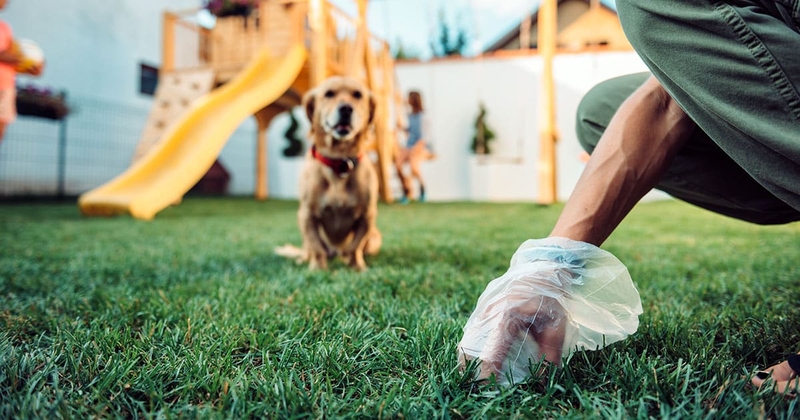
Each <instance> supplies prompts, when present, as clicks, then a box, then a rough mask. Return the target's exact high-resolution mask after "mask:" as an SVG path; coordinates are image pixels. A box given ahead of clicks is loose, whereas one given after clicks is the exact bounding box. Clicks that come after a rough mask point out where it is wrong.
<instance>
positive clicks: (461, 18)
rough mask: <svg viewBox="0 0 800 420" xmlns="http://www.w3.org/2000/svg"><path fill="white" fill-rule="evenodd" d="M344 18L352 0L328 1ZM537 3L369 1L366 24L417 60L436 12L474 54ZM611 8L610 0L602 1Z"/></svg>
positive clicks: (425, 52)
mask: <svg viewBox="0 0 800 420" xmlns="http://www.w3.org/2000/svg"><path fill="white" fill-rule="evenodd" d="M330 1H331V3H333V4H335V5H336V6H337V7H339V8H340V9H342V10H344V11H345V12H347V13H348V14H352V15H355V14H357V10H358V8H357V6H356V3H355V1H354V0H330ZM539 2H540V0H370V1H369V6H368V16H367V23H368V25H369V27H370V29H371V31H372V32H373V33H374V34H375V35H376V36H378V37H380V38H383V39H384V40H386V41H388V42H389V43H390V44H391V45H392V48H393V49H396V48H397V45H398V42H400V43H402V45H403V49H404V50H405V51H406V52H409V53H411V54H413V55H414V56H416V57H419V58H423V59H426V58H429V57H430V55H431V51H430V46H429V45H430V40H431V39H434V38H435V37H436V35H435V34H438V25H439V12H440V10H441V11H444V14H445V20H446V22H447V24H448V26H449V27H450V28H452V29H453V30H455V29H456V28H460V29H462V30H463V31H465V32H466V33H467V34H468V35H469V37H470V39H471V41H472V45H471V48H470V49H471V51H468V54H469V55H471V54H476V53H477V52H479V51H480V50H482V49H483V48H484V47H486V46H489V45H491V44H493V43H494V42H495V41H496V40H498V39H499V38H500V37H501V36H502V35H504V34H505V33H507V32H508V31H509V30H510V29H511V28H513V27H514V26H516V25H518V24H519V23H520V21H521V19H522V16H525V15H526V14H529V13H531V12H533V11H534V10H536V9H537V8H538V7H539ZM602 2H603V3H604V4H607V5H609V6H611V7H613V6H614V1H613V0H602Z"/></svg>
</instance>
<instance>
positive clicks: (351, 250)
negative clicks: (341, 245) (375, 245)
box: [344, 217, 370, 271]
mask: <svg viewBox="0 0 800 420" xmlns="http://www.w3.org/2000/svg"><path fill="white" fill-rule="evenodd" d="M369 226H370V224H369V223H368V221H367V220H366V218H364V217H362V218H360V219H358V221H357V222H356V226H355V229H353V237H352V239H351V240H350V243H349V244H347V248H345V249H344V255H345V256H346V258H345V259H346V261H347V263H348V264H349V265H350V267H353V268H355V269H356V270H358V271H364V270H366V269H367V263H366V261H364V247H365V246H366V245H367V232H369Z"/></svg>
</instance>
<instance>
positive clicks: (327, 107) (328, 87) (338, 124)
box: [303, 76, 375, 147]
mask: <svg viewBox="0 0 800 420" xmlns="http://www.w3.org/2000/svg"><path fill="white" fill-rule="evenodd" d="M303 107H304V108H305V109H306V115H307V116H308V120H309V121H310V122H311V135H312V136H313V137H314V138H315V139H314V142H315V143H317V142H318V141H319V140H320V139H321V138H324V140H323V141H324V144H323V145H324V146H328V147H332V146H335V145H336V144H339V143H344V142H354V141H356V140H358V139H360V138H361V137H362V135H363V134H364V133H365V132H366V128H367V126H368V125H369V124H370V123H371V122H372V117H373V116H374V114H375V99H374V98H373V97H372V93H371V92H370V91H369V90H368V89H367V88H366V86H364V84H363V83H361V82H359V81H358V80H356V79H353V78H350V77H341V76H334V77H330V78H328V79H326V80H325V81H324V82H322V84H320V85H319V86H317V87H316V88H314V89H312V90H310V91H308V92H307V93H306V94H305V95H304V96H303ZM319 146H322V145H319Z"/></svg>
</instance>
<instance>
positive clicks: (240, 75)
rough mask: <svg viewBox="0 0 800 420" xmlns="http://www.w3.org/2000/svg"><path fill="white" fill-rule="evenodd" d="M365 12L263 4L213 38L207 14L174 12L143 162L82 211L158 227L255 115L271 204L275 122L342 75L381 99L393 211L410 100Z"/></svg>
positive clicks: (259, 171) (264, 193) (379, 150)
mask: <svg viewBox="0 0 800 420" xmlns="http://www.w3.org/2000/svg"><path fill="white" fill-rule="evenodd" d="M357 4H358V11H359V14H358V16H355V17H351V16H348V15H346V14H345V13H344V12H342V11H341V10H340V9H337V8H336V7H334V6H333V5H331V4H329V3H328V2H327V1H326V0H258V1H257V2H256V7H255V8H253V9H252V11H250V12H249V13H246V14H242V15H236V16H227V17H218V18H217V20H216V24H215V25H214V26H213V28H211V29H208V28H205V27H203V26H201V25H199V24H198V23H197V20H196V16H197V12H198V10H189V11H184V12H165V13H164V18H163V46H162V48H163V50H162V51H163V58H162V67H161V69H160V73H159V84H158V88H157V90H156V95H155V100H154V104H153V108H152V110H151V112H150V114H149V116H148V120H147V122H146V125H145V127H144V129H143V132H142V138H141V140H140V143H139V146H138V147H137V150H136V153H135V157H134V162H133V164H132V165H131V167H130V168H129V169H128V170H127V171H126V172H125V173H123V174H122V175H120V176H119V177H117V178H115V179H113V180H111V181H109V182H108V183H107V184H105V185H103V186H101V187H98V188H97V189H95V190H93V191H90V192H88V193H86V194H84V195H83V196H81V198H80V200H79V206H80V208H81V211H82V212H83V213H84V214H87V215H113V214H120V213H129V214H131V215H132V216H133V217H136V218H140V219H146V220H147V219H152V218H153V217H154V216H155V214H156V213H158V212H159V211H161V210H162V209H164V208H165V207H167V206H169V205H171V204H174V203H177V202H179V201H180V199H181V197H182V196H183V195H184V194H185V193H186V192H187V191H188V190H189V189H190V188H191V187H192V186H193V185H194V184H195V183H196V182H197V181H198V180H199V179H200V178H201V177H202V176H203V175H204V174H205V172H206V171H207V170H208V168H209V167H211V165H212V164H213V163H214V161H215V160H216V158H217V156H218V154H219V152H220V150H221V149H222V146H224V144H225V142H226V141H227V139H228V137H229V136H230V134H232V133H233V131H234V130H235V129H236V127H238V126H239V124H241V122H242V121H243V120H244V119H246V118H248V117H249V116H251V115H253V116H255V118H256V121H257V123H258V139H257V147H256V150H255V159H256V185H255V192H254V194H255V197H256V198H258V199H265V198H267V197H268V195H269V191H268V187H267V185H268V183H267V173H268V171H267V147H266V141H267V140H266V131H267V128H268V126H269V124H270V122H271V121H272V119H273V118H274V117H275V116H276V115H278V114H280V113H282V112H285V111H287V110H290V109H291V108H292V107H294V106H297V105H299V104H300V100H301V98H302V95H303V94H304V93H305V92H306V91H308V90H309V89H311V88H312V87H314V86H316V85H317V84H319V83H320V82H321V81H322V80H324V79H325V78H327V77H329V76H332V75H347V76H351V77H355V78H357V79H360V80H361V81H363V82H364V83H365V84H366V85H367V86H368V87H369V88H370V89H371V90H372V93H373V95H374V96H375V99H376V105H377V106H376V115H375V118H374V130H373V132H372V134H373V141H372V144H373V149H374V153H373V156H375V157H376V159H377V162H376V166H377V168H378V173H379V176H380V179H381V183H380V186H381V190H380V194H381V198H382V199H383V200H384V201H387V202H391V201H392V196H391V191H390V188H389V186H388V184H389V183H388V180H389V179H390V176H391V175H390V174H392V171H393V165H392V159H393V154H394V151H395V147H396V144H397V142H396V137H395V136H396V133H395V127H397V126H398V123H397V121H396V120H397V119H398V118H400V117H401V114H402V113H403V110H402V108H401V107H402V96H401V95H400V94H399V92H398V90H397V87H396V83H395V72H394V62H393V59H392V56H391V53H390V49H389V45H388V44H387V43H386V42H384V41H382V40H380V39H377V38H376V37H374V36H372V35H371V34H370V33H369V31H368V29H367V25H366V14H367V0H358V1H357ZM210 116H213V118H208V117H210ZM212 123H213V125H212Z"/></svg>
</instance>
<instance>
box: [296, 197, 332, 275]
mask: <svg viewBox="0 0 800 420" xmlns="http://www.w3.org/2000/svg"><path fill="white" fill-rule="evenodd" d="M305 213H307V212H305ZM304 216H305V217H304ZM299 219H300V231H301V233H302V235H303V251H305V253H306V255H307V256H308V268H310V269H312V270H317V269H322V270H324V269H327V268H328V249H327V247H326V246H325V243H324V242H323V241H322V237H321V236H320V234H319V230H320V224H319V222H318V221H317V219H315V218H314V217H313V216H311V215H304V212H302V211H301V212H300V217H299Z"/></svg>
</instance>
